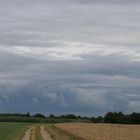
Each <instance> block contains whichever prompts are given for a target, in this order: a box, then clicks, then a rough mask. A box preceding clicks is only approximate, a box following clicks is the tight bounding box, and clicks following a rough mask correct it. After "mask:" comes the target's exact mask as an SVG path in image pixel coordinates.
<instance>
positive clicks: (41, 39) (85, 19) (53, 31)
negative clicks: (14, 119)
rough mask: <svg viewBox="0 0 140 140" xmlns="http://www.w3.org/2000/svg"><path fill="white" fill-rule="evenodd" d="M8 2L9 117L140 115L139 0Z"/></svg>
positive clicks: (3, 28)
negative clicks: (29, 114)
mask: <svg viewBox="0 0 140 140" xmlns="http://www.w3.org/2000/svg"><path fill="white" fill-rule="evenodd" d="M0 2H1V5H0V7H1V8H0V105H1V109H0V111H1V112H28V111H30V112H32V113H34V112H42V113H45V114H48V113H51V112H53V113H69V112H71V113H78V114H89V115H99V114H104V113H106V112H107V111H120V110H122V111H124V112H132V111H140V110H139V108H140V93H139V91H140V88H139V83H140V76H139V75H140V65H139V63H140V49H139V45H140V41H139V36H140V32H139V31H140V24H139V22H140V20H139V14H140V10H139V9H140V8H139V7H140V3H139V2H138V1H137V0H135V1H133V2H132V1H129V0H124V1H122V0H119V1H117V2H116V1H114V0H108V1H104V0H100V1H96V0H93V1H91V0H88V1H84V0H72V1H70V0H65V1H64V0H61V1H59V2H58V1H56V0H47V1H46V0H41V1H39V0H35V1H34V2H33V1H32V0H29V1H26V0H25V1H18V0H12V1H10V0H5V1H2V0H0ZM27 108H28V110H27Z"/></svg>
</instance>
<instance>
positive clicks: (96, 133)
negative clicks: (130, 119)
mask: <svg viewBox="0 0 140 140" xmlns="http://www.w3.org/2000/svg"><path fill="white" fill-rule="evenodd" d="M55 126H56V127H57V128H59V129H61V130H62V131H65V132H68V133H69V134H72V135H74V136H78V137H79V138H77V139H80V138H81V139H85V140H140V125H115V124H92V123H89V124H88V123H71V124H70V123H69V124H56V125H55Z"/></svg>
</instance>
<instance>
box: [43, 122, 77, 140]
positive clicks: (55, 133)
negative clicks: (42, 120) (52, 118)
mask: <svg viewBox="0 0 140 140" xmlns="http://www.w3.org/2000/svg"><path fill="white" fill-rule="evenodd" d="M45 128H46V130H47V131H48V132H49V134H50V135H51V137H52V138H53V140H77V139H76V138H75V137H74V136H72V135H70V134H68V133H65V132H63V131H61V130H60V129H58V128H56V127H55V126H54V125H53V124H48V125H47V126H46V127H45Z"/></svg>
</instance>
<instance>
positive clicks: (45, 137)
mask: <svg viewBox="0 0 140 140" xmlns="http://www.w3.org/2000/svg"><path fill="white" fill-rule="evenodd" d="M40 133H41V136H42V138H43V140H53V139H52V138H51V136H50V134H49V133H48V131H46V130H45V127H44V126H40Z"/></svg>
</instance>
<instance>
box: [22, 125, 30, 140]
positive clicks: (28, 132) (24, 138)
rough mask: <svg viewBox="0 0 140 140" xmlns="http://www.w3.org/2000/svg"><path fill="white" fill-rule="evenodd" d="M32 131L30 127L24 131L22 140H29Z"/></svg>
mask: <svg viewBox="0 0 140 140" xmlns="http://www.w3.org/2000/svg"><path fill="white" fill-rule="evenodd" d="M32 129H33V127H30V128H28V129H27V130H26V132H25V134H24V136H23V138H22V140H30V135H31V131H32Z"/></svg>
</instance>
